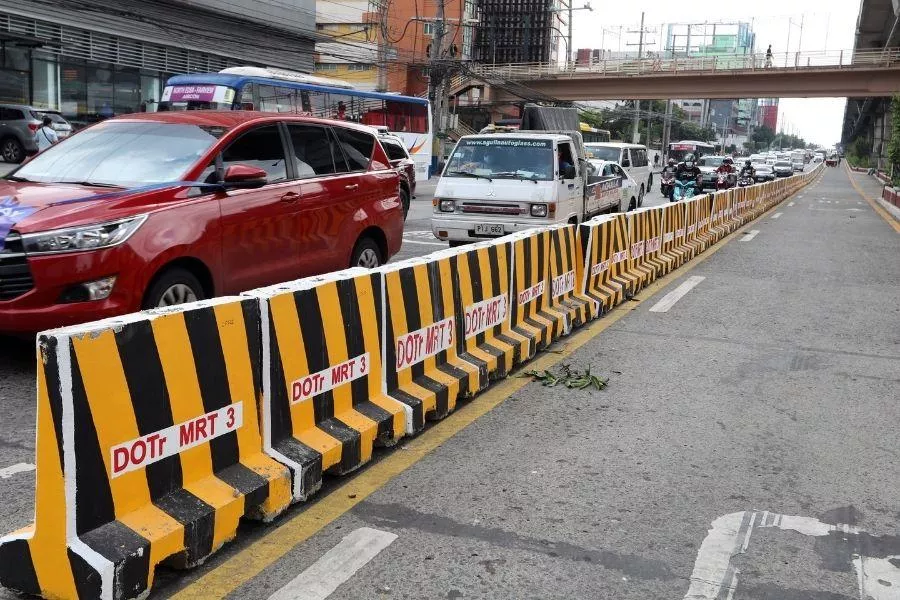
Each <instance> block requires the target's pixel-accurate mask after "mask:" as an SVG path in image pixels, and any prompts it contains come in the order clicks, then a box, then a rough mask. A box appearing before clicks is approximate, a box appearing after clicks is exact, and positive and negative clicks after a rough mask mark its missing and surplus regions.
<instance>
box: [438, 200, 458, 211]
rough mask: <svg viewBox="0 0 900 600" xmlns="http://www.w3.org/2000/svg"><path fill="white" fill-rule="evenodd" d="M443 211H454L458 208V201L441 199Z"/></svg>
mask: <svg viewBox="0 0 900 600" xmlns="http://www.w3.org/2000/svg"><path fill="white" fill-rule="evenodd" d="M440 209H441V212H453V211H455V210H456V202H455V201H453V200H441V203H440Z"/></svg>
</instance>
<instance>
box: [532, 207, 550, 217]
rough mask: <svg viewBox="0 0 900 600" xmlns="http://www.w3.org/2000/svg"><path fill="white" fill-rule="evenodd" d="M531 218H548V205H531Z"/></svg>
mask: <svg viewBox="0 0 900 600" xmlns="http://www.w3.org/2000/svg"><path fill="white" fill-rule="evenodd" d="M531 216H532V217H546V216H547V205H546V204H532V205H531Z"/></svg>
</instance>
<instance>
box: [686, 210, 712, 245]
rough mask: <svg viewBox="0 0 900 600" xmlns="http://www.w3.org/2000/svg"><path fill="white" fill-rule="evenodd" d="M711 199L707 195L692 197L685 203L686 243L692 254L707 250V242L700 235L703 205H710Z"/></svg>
mask: <svg viewBox="0 0 900 600" xmlns="http://www.w3.org/2000/svg"><path fill="white" fill-rule="evenodd" d="M708 204H709V199H708V197H706V196H701V197H699V198H691V199H690V200H688V201H687V202H685V203H684V223H685V226H686V228H685V240H684V241H685V243H686V244H687V245H688V246H689V247H690V249H691V256H697V255H698V254H700V253H702V252H703V251H704V250H706V242H705V241H704V240H703V238H702V237H701V236H700V229H701V227H702V224H701V220H702V207H703V206H704V205H707V206H708Z"/></svg>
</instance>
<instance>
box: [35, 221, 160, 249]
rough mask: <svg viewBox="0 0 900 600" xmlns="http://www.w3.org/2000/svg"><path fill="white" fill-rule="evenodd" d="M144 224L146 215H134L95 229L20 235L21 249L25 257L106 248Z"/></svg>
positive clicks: (57, 230) (122, 239)
mask: <svg viewBox="0 0 900 600" xmlns="http://www.w3.org/2000/svg"><path fill="white" fill-rule="evenodd" d="M146 220H147V215H138V216H136V217H129V218H127V219H121V220H119V221H110V222H108V223H98V224H96V225H84V226H82V227H69V228H67V229H54V230H52V231H42V232H39V233H27V234H24V235H22V246H23V247H24V250H25V254H59V253H63V252H80V251H83V250H96V249H99V248H109V247H112V246H116V245H118V244H121V243H122V242H124V241H125V240H127V239H128V238H130V237H131V235H132V234H133V233H134V232H135V231H137V230H138V228H139V227H140V226H141V225H143V224H144V221H146Z"/></svg>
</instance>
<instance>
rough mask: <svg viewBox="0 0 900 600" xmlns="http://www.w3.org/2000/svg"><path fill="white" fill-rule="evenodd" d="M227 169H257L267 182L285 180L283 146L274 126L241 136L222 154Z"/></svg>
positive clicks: (257, 129) (276, 127)
mask: <svg viewBox="0 0 900 600" xmlns="http://www.w3.org/2000/svg"><path fill="white" fill-rule="evenodd" d="M222 162H223V163H224V166H225V168H226V169H227V168H228V167H229V166H231V165H238V164H240V165H249V166H252V167H259V168H260V169H263V170H264V171H265V172H266V175H267V179H268V180H269V182H270V183H271V182H274V181H284V180H286V179H287V167H286V163H285V160H284V146H282V144H281V134H280V133H279V131H278V126H276V125H266V126H264V127H257V128H256V129H252V130H250V131H248V132H247V133H245V134H243V135H242V136H241V137H239V138H238V139H237V141H235V142H234V143H232V144H231V145H230V146H228V148H227V149H226V150H225V152H223V153H222Z"/></svg>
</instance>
